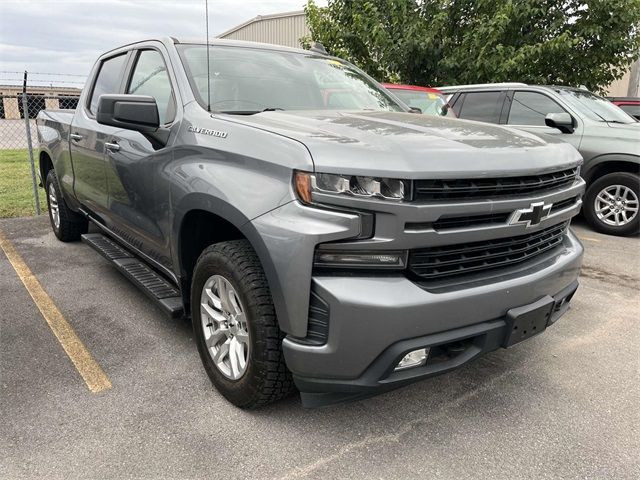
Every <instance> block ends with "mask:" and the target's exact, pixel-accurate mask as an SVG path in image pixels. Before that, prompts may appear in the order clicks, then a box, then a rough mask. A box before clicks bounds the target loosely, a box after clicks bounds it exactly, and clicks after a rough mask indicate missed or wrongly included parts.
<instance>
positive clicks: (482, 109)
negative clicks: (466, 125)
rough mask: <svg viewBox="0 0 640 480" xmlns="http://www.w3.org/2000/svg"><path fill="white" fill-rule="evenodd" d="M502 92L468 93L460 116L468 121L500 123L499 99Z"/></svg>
mask: <svg viewBox="0 0 640 480" xmlns="http://www.w3.org/2000/svg"><path fill="white" fill-rule="evenodd" d="M499 98H500V92H472V93H467V94H466V95H465V97H464V102H462V110H461V111H460V114H459V115H458V116H459V117H460V118H464V119H467V120H478V121H480V122H491V123H498V119H499V118H500V112H499V111H498V99H499Z"/></svg>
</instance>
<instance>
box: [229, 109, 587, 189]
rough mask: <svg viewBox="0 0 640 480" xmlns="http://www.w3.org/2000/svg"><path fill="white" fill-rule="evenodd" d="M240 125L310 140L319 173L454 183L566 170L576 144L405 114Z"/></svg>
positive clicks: (284, 114) (327, 115)
mask: <svg viewBox="0 0 640 480" xmlns="http://www.w3.org/2000/svg"><path fill="white" fill-rule="evenodd" d="M233 121H235V122H239V123H242V124H245V125H247V126H252V127H255V128H259V129H262V130H267V131H270V132H273V133H276V134H279V135H283V136H285V137H289V138H291V139H294V140H297V141H299V142H301V143H303V144H304V145H305V146H306V147H307V149H308V150H309V152H310V154H311V157H312V159H313V162H314V165H315V168H316V170H317V171H323V172H332V173H346V174H367V175H371V176H395V177H400V178H424V177H426V176H437V177H439V178H455V177H459V176H460V172H464V175H465V176H466V177H472V176H473V177H477V176H495V175H496V174H497V173H499V174H500V176H502V175H504V176H507V175H520V174H527V173H540V172H542V171H552V170H559V169H562V168H565V167H567V168H568V167H570V166H574V165H576V164H577V163H579V162H580V161H581V157H580V154H579V153H578V152H577V150H575V149H574V148H573V147H572V146H571V145H569V144H567V143H565V142H562V141H559V140H555V139H542V138H540V137H537V136H535V135H533V134H530V133H527V132H522V131H518V130H514V129H510V128H504V127H499V126H497V125H490V124H486V123H480V122H472V121H465V120H459V119H451V118H446V117H436V116H427V115H418V114H412V113H400V112H366V111H365V112H362V111H357V112H354V111H348V112H345V111H276V112H263V113H259V114H256V115H251V116H246V117H239V116H234V117H233Z"/></svg>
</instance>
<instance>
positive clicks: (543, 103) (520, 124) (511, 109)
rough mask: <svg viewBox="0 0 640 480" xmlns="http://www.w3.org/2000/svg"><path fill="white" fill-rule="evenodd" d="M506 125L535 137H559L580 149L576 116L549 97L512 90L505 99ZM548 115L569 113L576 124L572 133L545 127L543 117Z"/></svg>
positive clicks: (543, 94) (534, 92)
mask: <svg viewBox="0 0 640 480" xmlns="http://www.w3.org/2000/svg"><path fill="white" fill-rule="evenodd" d="M507 107H508V108H507V111H508V113H507V115H506V122H505V123H506V124H507V125H509V126H510V127H514V128H518V129H521V130H526V131H527V132H531V133H534V134H536V135H540V134H547V135H561V136H562V137H561V138H562V140H564V141H566V142H569V143H571V144H572V145H573V146H574V147H576V148H579V147H580V139H581V135H580V131H581V128H580V123H579V120H578V118H577V116H576V115H574V114H572V113H571V112H569V111H568V110H567V109H566V108H564V107H563V106H562V105H560V104H559V103H558V102H557V101H556V100H554V99H553V98H551V96H549V95H547V94H545V93H541V92H537V91H528V90H514V91H511V92H509V95H508V99H507ZM550 113H569V114H570V115H571V117H572V118H573V119H574V122H575V124H576V127H577V128H576V131H574V132H573V133H562V132H561V131H560V130H558V129H557V128H551V127H547V125H546V124H545V122H544V119H545V117H546V116H547V115H548V114H550Z"/></svg>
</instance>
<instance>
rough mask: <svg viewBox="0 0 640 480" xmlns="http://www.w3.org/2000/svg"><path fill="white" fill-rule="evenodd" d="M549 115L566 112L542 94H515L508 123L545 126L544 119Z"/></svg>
mask: <svg viewBox="0 0 640 480" xmlns="http://www.w3.org/2000/svg"><path fill="white" fill-rule="evenodd" d="M549 113H565V110H564V109H563V108H562V107H561V106H560V105H558V104H557V103H556V102H555V101H554V100H552V99H551V98H549V97H547V96H546V95H543V94H542V93H536V92H515V94H514V95H513V101H512V102H511V110H510V111H509V119H508V120H507V123H508V124H510V125H538V126H544V125H545V123H544V117H546V116H547V115H548V114H549Z"/></svg>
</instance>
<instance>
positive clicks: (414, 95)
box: [382, 83, 456, 118]
mask: <svg viewBox="0 0 640 480" xmlns="http://www.w3.org/2000/svg"><path fill="white" fill-rule="evenodd" d="M382 86H383V87H384V88H386V89H387V90H390V91H391V93H393V94H394V95H395V96H396V97H398V98H399V99H400V100H402V101H403V102H404V103H406V104H407V105H408V106H410V107H414V108H419V109H420V110H422V113H424V114H426V115H440V116H447V117H454V118H455V116H456V114H455V113H453V110H451V109H450V108H448V105H447V101H446V100H445V97H444V95H443V93H442V92H441V91H440V90H438V89H437V88H430V87H418V86H416V85H399V84H396V83H383V84H382Z"/></svg>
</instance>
